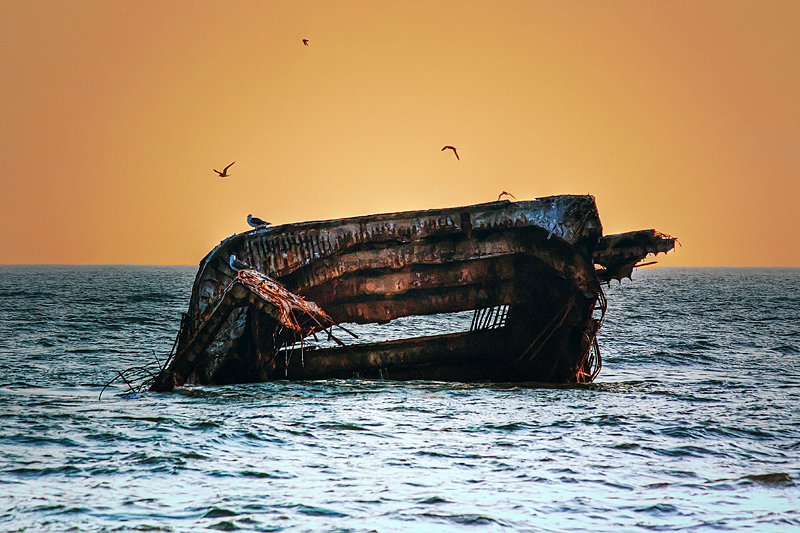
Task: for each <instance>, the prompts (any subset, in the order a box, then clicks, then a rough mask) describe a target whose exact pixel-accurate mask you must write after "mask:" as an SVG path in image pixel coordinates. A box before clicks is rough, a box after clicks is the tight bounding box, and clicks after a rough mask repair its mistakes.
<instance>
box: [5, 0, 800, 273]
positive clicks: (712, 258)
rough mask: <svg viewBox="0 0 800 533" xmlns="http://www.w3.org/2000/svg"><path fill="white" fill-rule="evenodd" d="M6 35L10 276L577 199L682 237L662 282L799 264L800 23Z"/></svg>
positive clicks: (627, 17)
mask: <svg viewBox="0 0 800 533" xmlns="http://www.w3.org/2000/svg"><path fill="white" fill-rule="evenodd" d="M0 28H2V32H0V94H2V101H1V102H0V124H2V125H3V127H2V129H0V154H2V161H3V170H2V178H0V180H2V189H3V193H2V195H0V225H2V231H0V264H39V263H43V264H49V263H54V264H105V263H131V264H196V263H197V262H198V261H200V259H201V258H202V257H203V256H204V255H205V254H206V253H207V252H208V251H209V250H210V249H211V248H213V247H214V246H215V245H216V244H217V243H219V241H221V240H222V239H224V238H226V237H228V236H230V235H231V234H233V233H239V232H242V231H246V230H248V229H249V226H248V225H247V222H246V217H247V214H248V213H252V214H253V215H255V216H257V217H261V218H263V219H265V220H268V221H270V222H272V223H273V224H281V223H288V222H299V221H304V220H320V219H329V218H340V217H347V216H356V215H364V214H370V213H382V212H395V211H405V210H412V209H428V208H437V207H451V206H459V205H468V204H476V203H482V202H489V201H493V200H496V199H497V196H498V194H499V193H500V192H501V191H509V192H510V193H512V194H514V196H516V197H517V198H518V199H520V200H529V199H531V198H534V197H543V196H549V195H555V194H587V193H589V194H593V195H594V196H595V197H596V199H597V204H598V208H599V212H600V217H601V220H602V222H603V225H604V231H605V233H606V234H611V233H619V232H623V231H632V230H638V229H646V228H655V229H657V230H659V231H662V232H664V233H667V234H670V235H674V236H676V237H678V239H679V240H680V242H681V243H682V247H680V248H678V249H677V250H676V251H675V252H672V253H670V254H668V255H667V256H664V255H659V256H658V258H657V260H658V262H659V265H660V266H668V265H676V266H716V265H719V266H729V265H730V266H800V237H798V229H799V228H800V223H798V221H797V220H796V212H797V206H796V204H797V202H798V200H800V179H798V178H800V172H799V171H800V105H798V103H799V102H798V100H799V99H798V95H800V32H798V28H800V3H797V2H794V1H773V2H742V1H703V2H690V1H670V2H667V1H653V2H634V1H610V2H589V1H574V2H556V1H552V2H539V1H523V0H520V1H506V2H469V1H467V2H463V1H460V2H427V1H419V2H400V3H388V2H373V1H342V2H317V1H314V2H311V1H309V2H302V1H301V2H291V3H290V2H260V1H214V2H212V1H202V0H201V1H197V2H194V1H191V2H190V1H175V0H173V1H169V0H168V1H164V2H162V1H158V2H157V1H151V0H141V1H138V0H137V1H136V2H107V1H94V0H92V1H87V0H76V1H71V2H58V1H54V0H53V1H36V0H34V1H18V0H5V1H4V2H2V3H0ZM303 39H308V46H305V45H304V43H303ZM445 145H452V146H454V147H456V148H457V150H458V155H459V157H460V160H458V159H456V157H455V154H454V152H453V151H451V150H444V151H442V147H443V146H445ZM232 161H236V163H235V164H234V165H232V166H231V167H230V168H229V170H228V172H229V173H230V176H229V177H225V178H221V177H219V176H218V175H217V174H216V173H215V172H214V171H213V170H212V169H218V170H220V171H221V170H222V169H223V168H224V167H225V166H226V165H228V164H229V163H231V162H232Z"/></svg>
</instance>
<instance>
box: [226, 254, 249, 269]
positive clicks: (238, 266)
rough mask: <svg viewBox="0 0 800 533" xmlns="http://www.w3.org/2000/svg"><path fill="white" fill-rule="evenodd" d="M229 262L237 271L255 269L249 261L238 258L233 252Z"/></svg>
mask: <svg viewBox="0 0 800 533" xmlns="http://www.w3.org/2000/svg"><path fill="white" fill-rule="evenodd" d="M228 264H229V265H230V266H231V268H232V269H234V270H235V271H237V272H238V271H240V270H252V269H253V267H251V266H250V265H248V264H247V263H245V262H243V261H239V260H238V259H236V256H235V255H233V254H231V259H230V261H228Z"/></svg>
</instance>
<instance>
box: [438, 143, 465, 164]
mask: <svg viewBox="0 0 800 533" xmlns="http://www.w3.org/2000/svg"><path fill="white" fill-rule="evenodd" d="M445 150H452V151H453V153H454V154H456V159H458V160H459V161H461V158H460V157H458V152H457V151H456V147H455V146H450V145H448V146H445V147H444V148H442V152H444V151H445Z"/></svg>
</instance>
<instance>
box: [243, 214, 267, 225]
mask: <svg viewBox="0 0 800 533" xmlns="http://www.w3.org/2000/svg"><path fill="white" fill-rule="evenodd" d="M247 223H248V224H250V225H251V226H253V227H254V228H260V227H261V226H269V225H271V222H266V221H264V220H261V219H260V218H258V217H254V216H253V215H247Z"/></svg>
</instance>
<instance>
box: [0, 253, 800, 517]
mask: <svg viewBox="0 0 800 533" xmlns="http://www.w3.org/2000/svg"><path fill="white" fill-rule="evenodd" d="M194 273H195V268H194V267H186V268H183V267H181V268H167V267H0V361H1V363H0V364H2V373H0V530H9V531H22V530H27V531H66V530H69V529H70V528H73V530H82V531H128V530H135V531H142V530H144V531H147V530H166V531H197V530H201V529H205V528H210V529H212V530H213V529H217V530H223V531H230V530H245V531H354V532H355V531H357V532H361V531H379V532H390V531H431V532H433V531H437V532H438V531H637V530H692V531H711V530H713V531H718V530H729V531H743V530H750V531H792V530H798V529H800V512H798V510H797V508H798V503H800V498H798V496H800V486H799V485H798V480H800V415H799V410H798V409H799V408H798V404H799V402H800V386H798V378H800V269H677V268H670V269H659V270H647V271H640V272H638V273H636V274H635V275H634V278H635V279H634V281H633V282H632V283H631V282H629V281H626V282H625V283H623V284H622V285H618V284H616V283H614V284H613V285H612V286H611V287H610V288H609V290H608V295H609V300H610V305H609V313H608V315H607V321H606V323H605V325H604V327H603V330H602V336H601V341H600V346H601V350H602V352H603V355H604V362H605V366H604V370H603V372H602V373H601V374H600V377H599V378H598V381H597V383H595V384H593V385H591V386H586V387H582V388H573V389H542V388H533V387H525V386H519V385H488V384H476V385H465V384H451V383H434V382H411V383H395V382H388V381H359V380H353V381H329V382H307V383H268V384H258V385H240V386H227V387H196V388H192V389H187V390H181V391H179V392H176V393H171V394H150V395H145V396H143V397H141V398H136V399H130V398H125V397H123V396H121V395H120V394H119V393H121V392H122V389H121V388H117V389H114V390H111V391H107V392H106V394H104V396H103V400H102V401H98V400H97V397H98V393H99V392H100V388H101V387H102V385H104V384H105V382H107V381H108V380H109V379H111V377H113V373H114V371H115V370H116V369H119V368H123V367H125V366H130V365H134V364H140V363H144V362H149V361H150V360H151V359H152V357H153V355H152V353H153V351H155V352H157V353H158V354H159V355H162V354H164V353H166V352H168V351H169V349H170V347H171V345H172V341H173V339H174V335H175V333H176V331H177V327H178V317H179V316H180V312H181V311H184V310H185V307H186V305H187V302H188V297H189V292H190V289H191V283H192V281H193V277H194ZM415 327H419V324H416V325H409V326H408V328H409V332H408V333H409V335H408V336H413V335H416V334H417V332H415V331H414V329H413V328H415ZM425 327H426V328H428V329H430V328H435V327H436V326H435V324H434V325H432V324H427V325H426V326H425ZM769 474H772V475H769ZM787 478H788V479H787Z"/></svg>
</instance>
